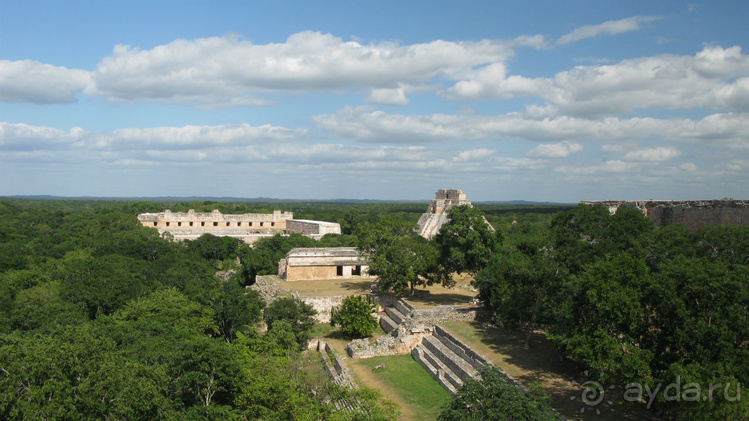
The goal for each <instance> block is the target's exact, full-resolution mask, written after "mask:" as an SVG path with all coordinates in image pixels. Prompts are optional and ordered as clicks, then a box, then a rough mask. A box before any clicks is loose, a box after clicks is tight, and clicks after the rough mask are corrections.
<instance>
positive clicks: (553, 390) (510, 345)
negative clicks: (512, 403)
mask: <svg viewBox="0 0 749 421" xmlns="http://www.w3.org/2000/svg"><path fill="white" fill-rule="evenodd" d="M468 324H469V325H470V327H471V329H466V330H464V331H462V332H461V331H456V327H458V326H459V325H458V324H447V325H448V329H449V330H451V331H452V332H453V333H456V334H457V336H459V337H463V338H465V339H467V340H468V341H469V342H476V341H478V342H480V343H481V344H482V345H483V347H484V349H485V350H489V352H491V353H492V354H493V355H485V356H486V357H488V358H489V359H490V360H491V361H492V362H494V363H495V364H497V365H498V366H500V367H501V368H503V369H504V370H505V371H506V372H507V373H508V374H509V375H510V376H512V377H513V378H515V379H516V380H518V381H519V382H520V383H521V384H524V385H528V384H531V383H540V384H541V386H542V387H543V389H544V390H545V391H546V393H547V394H549V395H550V396H551V405H552V407H554V408H556V409H557V410H559V411H560V412H561V413H562V414H563V415H565V416H566V417H568V418H569V419H578V420H580V419H581V420H640V419H654V418H655V417H654V414H652V413H651V412H649V411H647V410H646V409H645V408H644V407H643V406H642V405H634V406H622V405H619V404H618V403H617V401H618V400H620V398H621V397H623V396H624V395H623V393H624V391H623V390H622V389H621V388H617V389H614V390H610V392H609V395H608V396H607V397H606V399H604V400H603V401H602V402H601V403H600V404H599V405H596V406H595V407H593V406H586V405H585V403H583V401H582V390H583V389H582V387H581V386H580V385H582V384H583V383H585V382H586V381H589V380H596V379H589V378H586V377H585V375H584V368H583V367H581V366H579V365H578V364H576V363H575V362H574V361H571V360H569V359H567V358H563V357H561V355H560V354H559V352H558V351H557V349H556V347H554V345H553V344H552V342H551V341H550V340H548V339H547V338H546V335H545V334H544V333H543V332H540V331H536V332H533V334H532V335H531V339H530V341H529V347H528V348H526V347H525V338H526V332H521V331H513V330H505V329H500V328H496V327H491V326H485V325H483V324H482V323H481V322H476V321H474V322H469V323H468ZM469 330H470V331H469ZM481 351H482V350H479V352H481ZM482 353H484V352H482ZM573 382H575V383H576V384H575V383H573ZM608 386H609V385H608V384H605V385H602V387H603V388H608ZM609 396H610V397H609ZM573 398H574V399H573ZM609 400H611V401H613V402H614V403H613V404H609V403H608V401H609ZM582 409H585V411H584V412H582V413H581V412H580V411H581V410H582Z"/></svg>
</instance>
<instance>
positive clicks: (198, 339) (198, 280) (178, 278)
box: [0, 200, 396, 420]
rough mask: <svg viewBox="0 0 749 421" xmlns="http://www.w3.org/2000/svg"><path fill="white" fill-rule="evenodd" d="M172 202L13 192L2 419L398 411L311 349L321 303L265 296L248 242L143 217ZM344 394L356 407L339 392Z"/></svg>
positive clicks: (2, 317) (0, 231)
mask: <svg viewBox="0 0 749 421" xmlns="http://www.w3.org/2000/svg"><path fill="white" fill-rule="evenodd" d="M161 209H163V206H162V205H154V204H149V203H143V202H141V203H123V202H114V201H107V202H85V201H81V202H74V201H64V202H62V201H61V202H45V201H19V200H14V201H0V313H1V314H0V418H2V419H11V420H12V419H40V418H45V419H133V420H137V419H149V420H150V419H222V420H223V419H308V420H318V419H329V420H344V419H356V418H357V417H359V418H361V417H367V418H372V419H393V418H394V417H395V413H396V412H395V411H394V410H393V408H392V406H391V405H389V404H383V401H382V398H381V397H380V396H379V394H378V393H377V392H376V391H372V390H369V389H366V388H365V389H360V390H353V391H352V390H347V389H341V388H338V387H336V386H334V385H331V384H330V383H329V379H328V377H327V375H326V374H325V372H324V369H323V368H322V366H321V364H320V361H319V357H317V356H315V357H311V358H310V357H309V356H307V355H306V354H304V353H302V352H301V344H302V343H303V342H304V341H305V340H306V338H307V337H308V335H309V330H310V328H311V325H312V324H311V322H310V320H311V316H312V315H313V312H312V311H311V309H309V308H308V306H306V305H299V303H298V302H295V301H294V302H292V303H285V302H283V301H281V302H277V303H274V305H273V306H271V307H269V308H266V306H265V303H264V302H263V301H262V300H261V299H260V297H259V295H258V294H257V293H255V292H253V291H250V290H247V289H245V288H243V286H244V285H245V284H246V283H247V281H246V278H245V277H244V276H243V275H245V274H246V272H247V270H246V269H245V268H244V267H240V266H238V265H237V264H236V262H235V261H236V260H237V258H239V260H240V262H242V260H243V258H244V259H245V260H246V259H247V258H248V255H249V254H250V253H251V252H250V251H249V249H248V248H247V246H246V245H242V244H240V243H238V242H237V241H235V240H233V239H227V238H218V237H213V236H204V237H202V238H200V239H199V240H197V241H194V242H190V243H174V242H170V241H167V240H166V239H164V238H162V237H160V236H159V235H158V233H157V232H156V231H155V230H153V229H150V228H145V227H142V226H141V225H140V224H139V223H138V221H137V219H136V217H135V216H136V215H137V213H139V212H143V211H158V210H161ZM297 240H298V239H297V238H290V240H289V241H297ZM278 241H279V239H269V240H268V243H270V244H271V245H273V244H275V242H278ZM265 247H266V248H271V247H270V246H265ZM284 247H285V246H284ZM282 248H283V247H282ZM282 248H281V249H282ZM261 250H262V249H261ZM275 265H276V263H275V262H274V267H275ZM226 269H235V274H234V275H233V276H230V277H229V279H228V280H225V281H222V280H221V279H220V278H218V277H217V276H216V272H217V270H226ZM287 304H288V305H287ZM263 314H265V319H266V320H269V321H270V322H271V323H270V327H269V329H268V331H267V332H266V333H265V334H261V333H258V329H257V327H258V324H259V323H262V320H263ZM340 400H350V401H353V402H357V406H356V408H355V410H354V411H353V412H349V411H338V410H336V408H335V406H333V405H330V404H329V403H330V402H331V401H340Z"/></svg>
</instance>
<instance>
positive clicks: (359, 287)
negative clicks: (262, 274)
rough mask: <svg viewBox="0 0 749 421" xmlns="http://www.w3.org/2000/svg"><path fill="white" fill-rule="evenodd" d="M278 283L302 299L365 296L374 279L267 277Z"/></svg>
mask: <svg viewBox="0 0 749 421" xmlns="http://www.w3.org/2000/svg"><path fill="white" fill-rule="evenodd" d="M267 277H272V279H274V280H277V281H278V286H280V287H281V288H283V289H286V290H288V291H291V292H297V293H299V295H300V296H302V297H319V296H328V295H354V294H358V295H365V294H369V293H370V291H371V288H372V284H373V283H374V279H372V278H365V279H320V280H314V281H291V282H289V281H284V280H283V279H281V278H279V277H277V276H273V275H267Z"/></svg>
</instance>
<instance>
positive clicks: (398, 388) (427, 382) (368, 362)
mask: <svg viewBox="0 0 749 421" xmlns="http://www.w3.org/2000/svg"><path fill="white" fill-rule="evenodd" d="M349 363H350V364H357V365H362V366H365V367H367V368H368V369H369V370H372V369H373V368H374V367H376V366H377V365H379V364H385V367H384V368H381V369H378V370H375V371H371V373H372V376H373V377H376V378H377V379H378V380H380V381H381V382H382V383H384V384H385V385H386V386H387V387H389V388H390V389H392V391H393V392H395V393H396V394H397V395H398V396H399V397H400V398H401V399H402V400H403V401H404V402H405V403H406V404H408V405H409V406H410V407H411V409H412V411H413V412H415V413H416V414H419V419H425V420H426V419H429V420H434V419H437V415H439V413H440V410H441V409H442V406H443V405H444V404H445V403H446V402H447V401H449V400H450V399H451V397H452V395H450V393H448V392H447V391H446V390H445V389H444V388H443V387H442V386H440V384H439V383H437V381H436V380H434V379H433V378H432V376H430V375H429V373H427V372H426V370H424V368H423V367H422V366H421V365H420V364H419V363H418V362H416V361H415V360H414V359H413V357H411V355H398V356H394V357H375V358H367V359H363V360H349Z"/></svg>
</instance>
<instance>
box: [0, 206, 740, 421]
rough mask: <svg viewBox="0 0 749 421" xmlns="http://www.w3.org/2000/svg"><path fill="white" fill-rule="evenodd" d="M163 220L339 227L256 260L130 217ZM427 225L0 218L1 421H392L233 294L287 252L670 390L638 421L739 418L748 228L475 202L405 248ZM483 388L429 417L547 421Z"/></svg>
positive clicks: (298, 337) (305, 318)
mask: <svg viewBox="0 0 749 421" xmlns="http://www.w3.org/2000/svg"><path fill="white" fill-rule="evenodd" d="M164 208H170V209H172V210H174V211H186V210H189V209H195V210H196V211H199V212H200V211H210V210H213V209H218V210H220V211H221V212H222V213H246V212H270V211H272V210H274V209H281V210H290V211H293V212H294V214H295V217H298V218H308V219H320V220H327V221H334V222H339V223H340V224H341V226H342V229H343V235H339V236H326V237H325V238H323V239H322V240H320V241H318V242H316V241H314V240H311V239H309V238H306V237H302V236H299V235H292V236H288V237H282V236H275V237H272V238H268V239H263V240H260V241H259V242H258V243H256V245H255V246H254V247H252V248H250V247H248V246H247V245H243V244H241V243H240V242H238V241H236V240H233V239H231V238H219V237H214V236H210V235H205V236H203V237H201V238H200V239H198V240H195V241H191V242H185V243H175V242H170V241H167V239H165V238H162V237H161V236H159V235H158V233H157V232H156V231H155V230H153V229H151V228H145V227H142V226H141V225H140V224H139V223H138V222H137V220H136V218H135V216H136V215H137V214H138V213H141V212H158V211H161V210H163V209H164ZM423 211H424V206H423V205H415V204H385V203H354V204H341V203H312V204H307V205H305V204H302V203H217V202H210V201H208V202H206V201H200V202H197V201H196V202H185V203H170V204H157V203H150V202H126V201H45V200H11V199H7V200H4V201H0V289H1V290H2V292H1V293H0V313H2V314H1V316H2V317H0V417H1V418H3V419H27V418H28V419H42V418H43V419H50V418H52V419H83V418H109V419H154V418H157V419H160V418H166V419H185V418H195V419H206V418H215V419H289V420H291V419H393V418H394V417H395V414H396V412H397V411H396V409H395V408H394V406H393V404H392V403H390V402H388V401H387V400H385V399H383V398H382V397H380V396H379V395H378V393H377V392H376V391H373V390H369V389H366V388H361V389H357V390H348V389H341V388H338V387H336V386H335V385H331V384H329V382H328V379H327V377H326V375H325V374H324V371H323V369H322V367H321V364H320V361H319V357H315V356H313V355H310V353H305V352H303V351H302V349H303V344H304V342H305V341H306V340H307V338H308V337H309V329H310V328H311V326H312V322H311V316H312V311H311V309H309V308H306V307H305V305H304V304H303V303H301V302H300V301H295V300H290V301H289V300H279V301H277V302H275V303H272V304H270V305H266V303H264V302H263V301H262V300H261V299H260V297H259V296H258V295H257V294H256V293H254V292H252V291H251V290H248V289H245V288H244V287H245V286H247V285H249V284H251V283H252V282H253V280H254V277H255V275H256V274H267V273H275V271H276V269H277V262H278V260H279V259H280V258H281V257H283V256H284V255H285V254H286V252H288V250H290V249H291V248H293V247H314V246H357V247H359V248H360V250H361V251H362V253H363V254H365V255H367V257H368V258H369V259H370V261H371V265H370V269H371V272H372V273H373V274H376V275H378V276H379V281H378V282H379V287H380V289H381V290H383V291H385V290H390V291H394V292H396V293H402V294H409V293H410V292H411V291H413V289H414V288H418V287H420V286H423V285H429V284H432V283H442V284H444V285H448V286H449V285H450V284H451V283H452V281H453V277H452V274H454V273H456V272H458V273H467V274H470V275H471V276H473V277H474V278H475V286H476V287H477V288H478V291H479V298H480V300H481V301H482V302H483V303H484V304H485V305H486V306H487V307H488V308H489V309H490V310H491V311H492V314H493V317H494V319H493V322H494V323H496V324H497V325H499V326H501V327H503V328H506V329H522V330H525V331H526V332H529V336H530V332H533V331H538V330H542V331H544V332H546V334H547V336H548V337H549V338H550V339H551V340H552V341H553V343H554V344H555V345H556V346H557V348H558V349H559V352H560V355H563V356H564V357H566V358H568V359H570V360H572V361H574V362H576V363H577V364H579V365H580V367H581V368H582V369H585V370H588V371H589V372H590V373H591V376H594V378H597V379H599V380H600V381H601V382H605V383H615V384H618V385H621V386H624V385H627V390H628V393H631V394H634V395H636V393H635V392H636V390H637V389H636V386H637V385H640V386H641V387H645V388H648V390H649V389H654V388H655V385H657V384H660V385H672V384H678V385H679V387H680V388H679V392H678V393H677V395H673V393H672V394H671V395H669V394H668V393H666V392H664V391H663V390H661V391H660V393H654V395H653V396H652V400H651V399H650V395H648V394H647V393H646V392H645V391H644V390H645V389H643V391H642V393H641V396H639V400H640V401H644V402H648V406H649V408H651V410H652V411H653V414H658V415H660V416H662V417H664V418H668V419H715V418H721V419H746V418H747V414H748V411H749V404H747V401H746V399H745V400H741V399H740V392H741V390H740V387H741V385H743V384H747V381H749V378H748V377H749V355H748V354H749V308H747V307H749V229H747V228H738V227H707V228H703V229H701V230H700V231H696V232H691V231H687V230H686V229H685V228H684V227H682V226H678V225H674V226H668V227H665V228H660V229H656V228H655V227H654V226H653V224H652V222H651V221H650V220H648V219H647V218H646V217H645V216H644V215H643V214H641V213H640V212H637V211H636V210H633V209H621V210H620V211H619V212H618V213H616V214H614V215H611V214H609V212H608V210H607V209H605V208H603V207H600V206H595V207H591V206H576V207H574V208H573V207H561V206H560V207H553V206H523V205H516V206H515V205H481V206H480V209H479V207H476V208H467V207H456V208H453V209H452V210H451V211H450V217H451V221H450V222H449V223H448V224H446V225H445V226H444V227H443V229H442V230H441V233H440V234H439V235H438V236H436V237H435V239H433V240H431V241H427V240H424V239H423V238H421V237H418V236H417V235H415V233H414V231H413V227H414V224H415V222H416V220H417V219H418V217H419V215H420V214H421V213H422V212H423ZM484 218H486V220H488V221H489V222H490V223H491V226H489V225H487V224H486V222H485V219H484ZM217 274H218V275H220V276H217ZM264 325H267V331H263V329H260V327H261V326H264ZM497 378H498V377H497V375H496V373H495V372H489V371H488V372H486V373H485V376H484V379H483V380H481V381H469V382H467V383H466V385H465V387H464V388H463V389H462V390H461V391H460V393H459V394H458V395H457V396H456V399H454V400H453V401H452V402H451V403H450V405H449V407H446V408H445V409H444V412H443V415H442V416H441V418H442V419H465V418H470V419H486V417H487V416H493V417H494V416H500V415H501V414H504V417H507V416H512V417H514V419H555V417H556V416H555V415H554V414H551V413H550V412H549V410H548V405H546V404H544V402H545V398H544V397H543V394H541V393H535V392H534V393H532V394H530V395H523V394H522V393H516V390H515V388H514V387H511V386H507V385H506V384H504V383H503V384H499V383H497V382H499V380H496V381H495V380H491V379H497ZM715 385H718V386H715ZM714 386H715V387H714ZM498 396H501V398H497V397H498ZM629 397H630V398H632V399H630V400H638V399H636V398H638V397H637V396H634V397H632V395H629ZM341 401H348V402H356V403H357V404H356V405H354V411H337V410H336V405H331V403H332V402H341ZM531 409H532V411H536V412H529V411H531ZM477 411H478V412H477ZM508 411H509V412H508ZM513 411H521V412H522V411H524V412H526V417H525V418H522V417H519V414H517V413H513ZM529 414H536V415H529Z"/></svg>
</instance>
